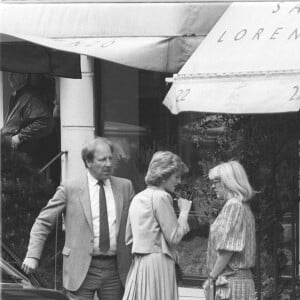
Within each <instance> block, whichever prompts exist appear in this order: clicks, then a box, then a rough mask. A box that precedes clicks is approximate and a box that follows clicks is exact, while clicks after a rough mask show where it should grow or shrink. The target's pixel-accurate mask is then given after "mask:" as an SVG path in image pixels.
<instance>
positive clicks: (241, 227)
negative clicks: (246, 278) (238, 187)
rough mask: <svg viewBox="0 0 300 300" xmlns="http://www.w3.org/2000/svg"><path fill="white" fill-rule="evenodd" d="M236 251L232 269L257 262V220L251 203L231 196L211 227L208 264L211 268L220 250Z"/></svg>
mask: <svg viewBox="0 0 300 300" xmlns="http://www.w3.org/2000/svg"><path fill="white" fill-rule="evenodd" d="M220 250H227V251H232V252H234V253H233V255H232V257H231V259H230V261H229V263H228V265H229V267H230V268H231V269H232V270H237V269H249V268H251V267H253V266H254V265H255V251H256V241H255V220H254V216H253V213H252V211H251V209H250V206H249V204H247V203H245V202H242V201H241V200H238V199H236V198H232V199H229V200H228V201H227V202H226V204H225V205H224V207H223V208H222V210H221V212H220V213H219V215H218V217H217V218H216V220H215V221H214V222H213V223H212V225H211V228H210V234H209V240H208V250H207V267H208V270H209V272H211V271H212V269H213V267H214V265H215V263H216V259H217V252H218V251H220Z"/></svg>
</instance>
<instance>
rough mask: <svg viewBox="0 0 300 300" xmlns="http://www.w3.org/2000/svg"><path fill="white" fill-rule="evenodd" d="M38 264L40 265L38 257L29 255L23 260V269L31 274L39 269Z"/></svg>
mask: <svg viewBox="0 0 300 300" xmlns="http://www.w3.org/2000/svg"><path fill="white" fill-rule="evenodd" d="M38 265H39V261H38V259H36V258H33V257H27V258H25V259H24V261H23V264H22V270H23V271H24V272H25V273H26V274H31V273H33V272H34V271H35V270H36V269H37V267H38Z"/></svg>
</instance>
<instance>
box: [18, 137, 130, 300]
mask: <svg viewBox="0 0 300 300" xmlns="http://www.w3.org/2000/svg"><path fill="white" fill-rule="evenodd" d="M112 153H113V146H112V144H111V142H110V141H109V140H107V139H106V138H101V137H97V138H95V139H94V140H92V141H91V142H89V143H88V144H87V145H86V146H85V147H84V148H83V149H82V152H81V155H82V159H83V161H84V164H85V166H86V168H87V174H84V175H83V176H82V178H79V179H74V180H69V181H66V182H65V183H63V184H61V185H60V186H59V187H58V189H57V191H56V193H55V195H54V196H53V198H52V199H50V200H49V202H48V204H47V205H46V206H45V207H44V208H43V209H42V211H41V212H40V214H39V216H38V217H37V219H36V221H35V223H34V225H33V227H32V229H31V233H30V241H29V246H28V251H27V254H26V257H25V260H24V262H23V265H22V268H23V270H24V271H25V272H26V273H31V272H33V271H34V270H36V269H37V267H38V263H39V260H40V257H41V254H42V250H43V247H44V244H45V241H46V239H47V237H48V235H49V233H50V232H51V230H52V228H53V226H54V224H55V221H56V217H57V216H58V215H60V214H61V213H62V212H63V213H64V217H65V218H64V221H65V246H64V248H63V252H62V254H63V285H64V287H65V288H66V290H67V292H68V295H69V297H70V298H71V299H88V300H92V299H93V297H94V294H95V293H96V292H97V294H98V298H99V299H101V300H119V299H120V300H121V299H122V295H123V292H124V288H123V287H124V285H125V280H126V276H127V273H128V270H129V266H130V263H131V255H130V249H128V248H127V247H126V245H125V228H126V222H127V215H128V208H129V204H130V201H131V199H132V198H133V196H134V191H133V186H132V183H131V181H129V180H127V179H124V178H118V177H114V176H111V173H112ZM103 199H104V201H102V202H101V200H103ZM103 205H104V206H105V207H103ZM103 214H104V215H103Z"/></svg>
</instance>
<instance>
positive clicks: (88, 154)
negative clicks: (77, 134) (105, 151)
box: [81, 137, 114, 168]
mask: <svg viewBox="0 0 300 300" xmlns="http://www.w3.org/2000/svg"><path fill="white" fill-rule="evenodd" d="M98 145H107V146H109V148H110V150H111V153H113V152H114V146H113V144H112V142H111V141H110V140H109V139H107V138H105V137H96V138H94V139H93V140H91V141H89V142H88V143H87V144H86V145H85V146H84V147H83V148H82V150H81V158H82V160H83V162H84V165H85V167H86V168H87V162H90V161H93V160H94V154H95V149H96V147H97V146H98Z"/></svg>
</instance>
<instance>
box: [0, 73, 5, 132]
mask: <svg viewBox="0 0 300 300" xmlns="http://www.w3.org/2000/svg"><path fill="white" fill-rule="evenodd" d="M3 103H4V94H3V76H2V72H1V71H0V128H2V127H3V121H4V110H3Z"/></svg>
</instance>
